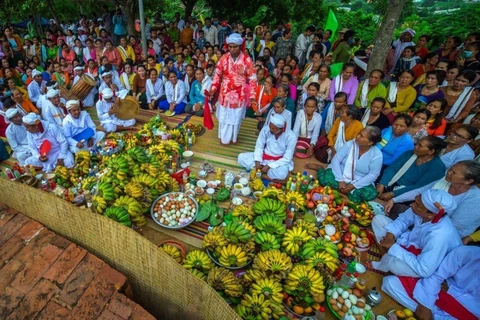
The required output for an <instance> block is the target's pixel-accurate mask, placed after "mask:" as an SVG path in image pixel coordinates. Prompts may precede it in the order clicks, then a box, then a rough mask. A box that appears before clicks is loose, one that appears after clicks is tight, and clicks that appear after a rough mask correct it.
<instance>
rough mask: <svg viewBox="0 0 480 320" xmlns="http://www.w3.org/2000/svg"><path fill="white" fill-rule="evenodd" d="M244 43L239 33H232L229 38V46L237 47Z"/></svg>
mask: <svg viewBox="0 0 480 320" xmlns="http://www.w3.org/2000/svg"><path fill="white" fill-rule="evenodd" d="M242 43H243V38H242V36H241V35H240V34H239V33H232V34H231V35H229V36H228V38H227V44H236V45H237V46H241V45H242Z"/></svg>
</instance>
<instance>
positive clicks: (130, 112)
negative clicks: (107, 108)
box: [116, 96, 140, 120]
mask: <svg viewBox="0 0 480 320" xmlns="http://www.w3.org/2000/svg"><path fill="white" fill-rule="evenodd" d="M139 112H140V105H139V103H138V101H137V100H136V99H135V98H134V97H132V96H126V97H125V99H122V100H120V105H119V107H118V112H117V114H116V116H117V118H118V119H120V120H130V119H135V117H136V116H138V113H139Z"/></svg>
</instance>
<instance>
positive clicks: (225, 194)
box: [215, 188, 230, 201]
mask: <svg viewBox="0 0 480 320" xmlns="http://www.w3.org/2000/svg"><path fill="white" fill-rule="evenodd" d="M228 198H230V191H229V190H228V189H227V188H221V189H220V190H219V191H218V192H217V194H216V196H215V200H217V201H226V200H228Z"/></svg>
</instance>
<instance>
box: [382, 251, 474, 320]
mask: <svg viewBox="0 0 480 320" xmlns="http://www.w3.org/2000/svg"><path fill="white" fill-rule="evenodd" d="M479 266H480V248H479V247H476V246H461V247H458V248H455V249H453V250H452V251H451V252H450V253H449V254H448V255H447V256H446V257H445V259H444V260H443V261H442V263H441V264H440V267H438V269H437V271H435V273H434V274H433V275H432V276H430V277H428V278H423V279H421V280H419V281H418V282H417V284H416V285H415V289H414V290H413V297H414V298H415V300H416V301H415V300H413V299H412V298H410V296H409V295H408V294H407V292H406V291H405V289H404V288H403V286H402V284H401V282H400V280H399V279H398V278H397V277H395V276H389V277H386V278H384V279H383V285H382V290H383V291H384V292H386V293H387V294H388V295H390V296H391V297H393V298H394V299H395V300H396V301H398V302H399V303H400V304H401V305H403V306H405V307H407V308H409V309H410V310H415V309H416V308H417V306H418V303H421V304H422V305H423V306H425V307H427V308H428V309H430V310H432V313H433V318H434V319H435V320H447V319H449V320H450V319H455V318H453V317H452V316H451V315H449V314H448V313H446V312H445V311H443V310H440V309H439V308H438V307H437V306H435V301H436V300H437V299H438V293H439V292H440V290H441V286H442V283H443V281H444V280H446V281H447V283H448V291H447V292H448V293H449V294H450V295H451V296H452V297H454V298H455V299H456V300H457V301H458V302H459V303H460V304H461V305H462V306H464V307H465V308H466V309H467V310H468V311H470V312H471V313H473V314H474V315H475V316H476V317H478V318H480V303H479V301H480V273H479V272H478V271H479ZM417 301H418V302H417Z"/></svg>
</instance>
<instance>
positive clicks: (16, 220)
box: [0, 214, 30, 246]
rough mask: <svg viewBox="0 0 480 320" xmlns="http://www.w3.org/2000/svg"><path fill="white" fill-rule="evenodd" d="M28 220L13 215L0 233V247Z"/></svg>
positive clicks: (22, 216) (18, 215) (19, 215)
mask: <svg viewBox="0 0 480 320" xmlns="http://www.w3.org/2000/svg"><path fill="white" fill-rule="evenodd" d="M28 221H30V219H28V218H27V217H25V216H24V215H22V214H17V215H15V216H14V217H13V218H12V219H10V221H8V222H7V223H6V224H5V225H4V226H3V227H2V229H1V232H0V246H2V245H3V244H4V243H5V242H7V241H8V239H10V238H11V237H12V236H13V235H14V234H15V233H16V232H17V231H18V230H20V228H22V227H23V225H24V224H26V223H27V222H28Z"/></svg>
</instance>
